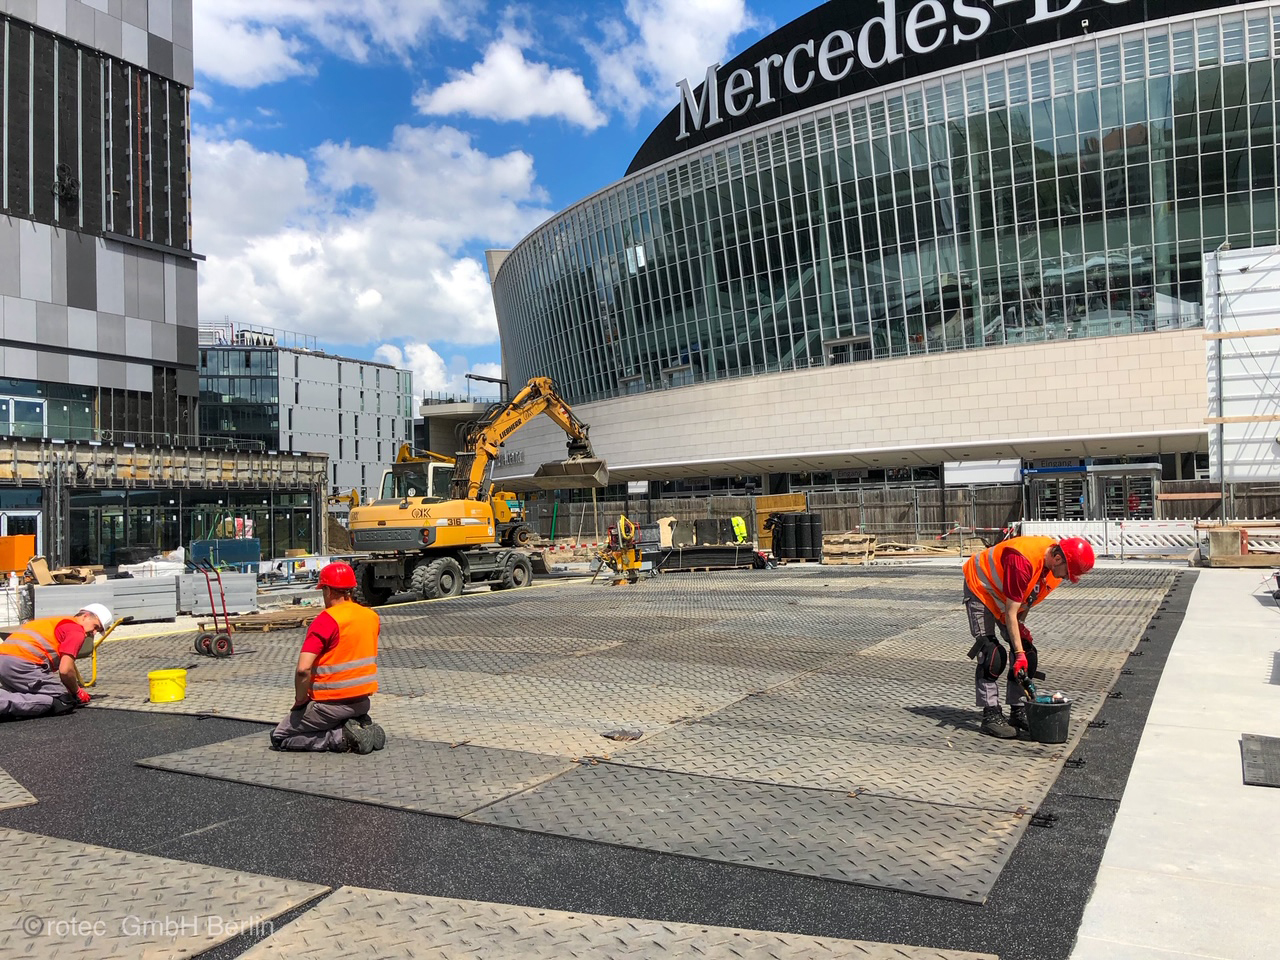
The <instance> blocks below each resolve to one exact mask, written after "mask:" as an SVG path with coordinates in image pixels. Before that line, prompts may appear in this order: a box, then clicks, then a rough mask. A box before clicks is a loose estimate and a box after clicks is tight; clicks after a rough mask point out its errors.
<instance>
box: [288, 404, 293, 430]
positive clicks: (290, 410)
mask: <svg viewBox="0 0 1280 960" xmlns="http://www.w3.org/2000/svg"><path fill="white" fill-rule="evenodd" d="M288 419H289V429H290V430H292V429H293V407H290V408H289V417H288Z"/></svg>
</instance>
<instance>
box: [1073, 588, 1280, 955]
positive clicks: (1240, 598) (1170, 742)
mask: <svg viewBox="0 0 1280 960" xmlns="http://www.w3.org/2000/svg"><path fill="white" fill-rule="evenodd" d="M1274 588H1275V581H1274V579H1273V578H1272V577H1271V576H1270V571H1267V570H1256V569H1250V570H1203V571H1201V572H1200V575H1199V578H1198V580H1197V583H1196V586H1195V589H1194V590H1193V592H1192V594H1191V603H1190V606H1189V607H1188V608H1187V613H1186V616H1185V618H1184V620H1183V622H1182V628H1181V629H1180V630H1179V631H1178V635H1177V638H1176V639H1175V641H1174V645H1173V650H1172V652H1171V653H1170V655H1169V659H1168V662H1167V663H1166V664H1165V669H1164V673H1163V675H1162V677H1161V679H1160V686H1159V688H1158V689H1157V691H1156V697H1155V701H1154V703H1153V704H1152V708H1151V713H1150V716H1149V717H1148V719H1147V725H1146V729H1145V730H1144V732H1143V735H1142V740H1141V743H1140V744H1139V747H1138V754H1137V757H1136V759H1135V761H1134V764H1133V770H1132V772H1131V774H1130V776H1129V782H1128V785H1127V787H1126V789H1125V792H1124V798H1123V800H1122V801H1121V804H1120V810H1119V813H1118V814H1117V816H1116V822H1115V826H1114V827H1113V829H1112V831H1111V837H1110V840H1109V841H1108V843H1107V849H1106V853H1105V854H1104V855H1103V860H1102V865H1101V867H1100V869H1099V871H1098V881H1097V886H1096V888H1095V890H1094V893H1093V896H1092V898H1091V899H1090V901H1089V904H1088V906H1087V907H1086V909H1085V914H1084V919H1083V921H1082V923H1081V926H1080V934H1079V940H1078V942H1077V944H1076V948H1075V950H1074V951H1073V952H1072V954H1071V958H1072V960H1139V958H1141V960H1184V958H1191V957H1196V958H1214V960H1264V958H1271V957H1274V956H1276V955H1277V953H1280V872H1278V871H1277V863H1278V860H1277V851H1280V790H1278V789H1271V788H1267V787H1254V786H1245V785H1244V782H1243V778H1242V765H1241V747H1240V737H1241V735H1242V734H1245V733H1253V734H1261V735H1264V736H1270V737H1280V607H1277V605H1276V602H1275V601H1274V600H1273V599H1272V598H1271V591H1272V590H1273V589H1274Z"/></svg>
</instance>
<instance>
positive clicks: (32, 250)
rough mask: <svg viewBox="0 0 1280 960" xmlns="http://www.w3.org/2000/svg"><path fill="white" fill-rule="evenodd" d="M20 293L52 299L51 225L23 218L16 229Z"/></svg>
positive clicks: (30, 298) (41, 298) (30, 297)
mask: <svg viewBox="0 0 1280 960" xmlns="http://www.w3.org/2000/svg"><path fill="white" fill-rule="evenodd" d="M19 237H20V241H19V245H20V248H21V249H20V253H19V256H20V257H21V260H20V262H19V267H18V269H19V274H18V278H19V285H20V289H19V294H20V295H21V296H22V297H23V299H26V300H44V301H46V302H47V301H49V300H51V299H53V275H52V260H53V256H52V252H53V228H52V227H49V226H47V225H45V224H43V223H35V222H34V221H31V220H23V221H22V225H21V227H20V232H19Z"/></svg>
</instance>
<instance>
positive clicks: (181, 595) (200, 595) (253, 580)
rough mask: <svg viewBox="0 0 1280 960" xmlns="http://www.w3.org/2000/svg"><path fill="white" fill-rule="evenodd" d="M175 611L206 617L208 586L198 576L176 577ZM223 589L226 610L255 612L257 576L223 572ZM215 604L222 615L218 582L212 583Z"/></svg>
mask: <svg viewBox="0 0 1280 960" xmlns="http://www.w3.org/2000/svg"><path fill="white" fill-rule="evenodd" d="M177 579H178V610H179V611H180V612H182V613H190V614H194V615H195V616H198V617H200V616H208V615H209V614H210V613H211V612H212V609H211V607H210V606H209V585H208V583H207V582H206V581H205V578H204V576H203V575H201V574H194V573H184V574H182V575H180V576H179V577H178V578H177ZM222 589H223V590H224V591H225V592H226V594H227V610H228V611H229V612H231V613H254V612H256V611H257V609H258V576H257V574H254V573H224V574H223V575H222ZM213 597H214V603H215V604H217V609H218V613H222V600H221V598H220V597H219V596H218V583H217V581H216V580H215V581H214V583H213Z"/></svg>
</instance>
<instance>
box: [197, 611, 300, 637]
mask: <svg viewBox="0 0 1280 960" xmlns="http://www.w3.org/2000/svg"><path fill="white" fill-rule="evenodd" d="M321 612H322V611H321V610H320V609H319V608H318V607H299V608H296V609H285V610H270V611H267V612H265V613H245V614H240V615H239V616H237V615H236V614H234V613H233V614H232V615H231V616H230V617H229V618H227V619H228V620H229V621H230V623H231V630H232V632H235V631H239V630H258V631H261V632H262V633H267V632H269V631H271V630H290V629H294V628H296V627H306V626H310V624H311V621H312V620H314V619H315V618H316V617H318V616H320V614H321ZM225 625H226V622H225V621H224V620H223V619H222V617H221V616H219V617H218V618H217V622H216V623H215V622H214V621H213V620H212V619H210V620H202V621H201V622H200V629H201V630H221V629H222V628H223V627H224V626H225Z"/></svg>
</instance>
